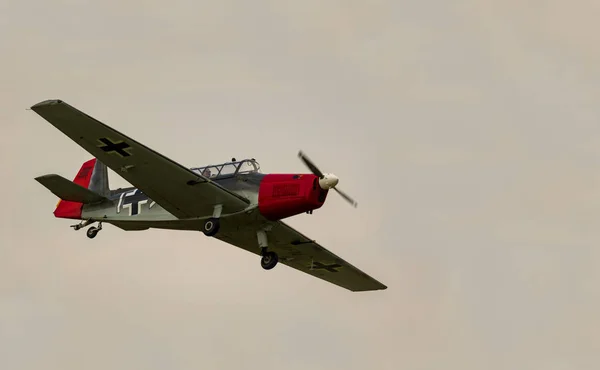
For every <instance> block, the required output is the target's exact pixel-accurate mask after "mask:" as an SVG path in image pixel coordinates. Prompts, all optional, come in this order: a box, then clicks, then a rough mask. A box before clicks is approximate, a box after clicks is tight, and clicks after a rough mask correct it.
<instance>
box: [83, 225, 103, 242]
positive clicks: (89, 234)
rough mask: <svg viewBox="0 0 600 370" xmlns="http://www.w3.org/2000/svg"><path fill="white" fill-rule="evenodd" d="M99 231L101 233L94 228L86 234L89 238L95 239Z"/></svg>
mask: <svg viewBox="0 0 600 370" xmlns="http://www.w3.org/2000/svg"><path fill="white" fill-rule="evenodd" d="M98 231H100V230H98V229H97V228H95V227H94V226H92V227H90V228H89V229H87V231H86V232H85V234H86V235H87V237H88V238H90V239H94V238H95V237H96V235H98Z"/></svg>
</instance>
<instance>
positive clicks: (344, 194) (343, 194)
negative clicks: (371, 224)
mask: <svg viewBox="0 0 600 370" xmlns="http://www.w3.org/2000/svg"><path fill="white" fill-rule="evenodd" d="M333 190H335V191H337V192H338V194H339V195H341V196H342V198H344V199H346V200H347V201H348V202H349V203H350V204H352V206H353V207H354V208H356V206H357V205H358V203H356V201H355V200H354V199H352V198H350V197H349V196H348V195H347V194H346V193H344V192H343V191H341V190H339V189H338V188H335V187H334V188H333Z"/></svg>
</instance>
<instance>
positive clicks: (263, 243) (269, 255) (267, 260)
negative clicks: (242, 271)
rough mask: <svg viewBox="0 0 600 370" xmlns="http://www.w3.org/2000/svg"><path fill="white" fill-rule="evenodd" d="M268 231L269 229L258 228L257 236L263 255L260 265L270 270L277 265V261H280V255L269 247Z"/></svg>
mask: <svg viewBox="0 0 600 370" xmlns="http://www.w3.org/2000/svg"><path fill="white" fill-rule="evenodd" d="M267 231H268V230H267V229H262V230H258V231H257V232H256V236H257V238H258V246H259V248H260V254H261V256H262V258H261V259H260V266H261V267H262V268H263V269H265V270H270V269H272V268H273V267H275V266H276V265H277V262H279V256H278V255H277V253H275V252H272V251H269V250H268V249H267V247H268V243H267Z"/></svg>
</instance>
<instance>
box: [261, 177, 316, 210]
mask: <svg viewBox="0 0 600 370" xmlns="http://www.w3.org/2000/svg"><path fill="white" fill-rule="evenodd" d="M327 192H328V190H324V189H322V188H321V187H320V186H319V178H318V177H317V176H315V175H313V174H302V175H297V174H269V175H265V176H264V177H263V179H262V181H261V183H260V188H259V190H258V209H259V210H260V213H261V214H262V215H263V216H264V217H265V218H267V219H269V220H280V219H282V218H286V217H290V216H294V215H297V214H300V213H304V212H308V211H312V210H314V209H317V208H321V206H322V205H323V203H324V202H325V199H326V198H327Z"/></svg>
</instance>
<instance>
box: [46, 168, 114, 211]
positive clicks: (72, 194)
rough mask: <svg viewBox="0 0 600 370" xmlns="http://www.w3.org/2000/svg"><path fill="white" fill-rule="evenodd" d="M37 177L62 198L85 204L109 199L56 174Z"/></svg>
mask: <svg viewBox="0 0 600 370" xmlns="http://www.w3.org/2000/svg"><path fill="white" fill-rule="evenodd" d="M35 179H36V180H37V182H39V183H40V184H42V185H44V186H45V187H46V188H47V189H48V190H50V191H51V192H52V193H54V195H56V196H57V197H59V198H60V199H62V200H67V201H71V202H79V203H83V204H92V203H100V202H102V201H106V200H108V199H107V198H105V197H103V196H102V195H100V194H98V193H95V192H93V191H91V190H89V189H86V188H84V187H83V186H81V185H77V184H76V183H74V182H72V181H69V180H67V179H65V178H64V177H62V176H59V175H56V174H50V175H44V176H39V177H36V178H35Z"/></svg>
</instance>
